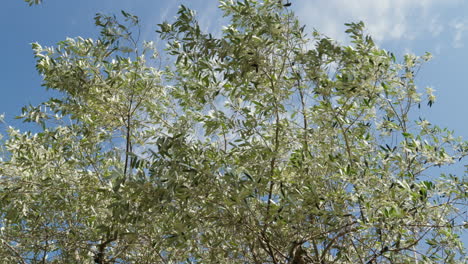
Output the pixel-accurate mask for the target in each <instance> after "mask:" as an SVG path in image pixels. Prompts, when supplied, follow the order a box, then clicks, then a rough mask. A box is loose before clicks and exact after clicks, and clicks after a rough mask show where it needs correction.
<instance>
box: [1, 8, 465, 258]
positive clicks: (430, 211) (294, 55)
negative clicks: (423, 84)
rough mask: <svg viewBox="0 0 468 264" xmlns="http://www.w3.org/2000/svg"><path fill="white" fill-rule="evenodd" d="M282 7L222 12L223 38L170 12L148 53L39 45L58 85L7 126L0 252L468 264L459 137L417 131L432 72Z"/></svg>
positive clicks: (112, 35)
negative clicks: (332, 34) (304, 21)
mask: <svg viewBox="0 0 468 264" xmlns="http://www.w3.org/2000/svg"><path fill="white" fill-rule="evenodd" d="M289 5H290V3H289V2H288V3H282V2H281V1H276V0H275V1H272V0H271V1H270V0H263V1H254V0H245V1H242V2H240V1H239V2H234V1H230V0H226V1H220V6H219V8H220V9H221V11H222V12H223V14H224V16H225V17H227V19H228V20H229V24H228V25H227V26H225V27H224V28H223V29H222V33H221V34H220V36H219V37H215V36H214V35H213V34H210V33H206V32H203V31H202V30H201V29H200V26H199V24H198V22H197V20H196V16H195V13H194V12H193V11H192V10H190V9H188V8H186V7H184V6H181V7H180V9H179V12H178V16H177V18H176V19H175V20H174V21H168V22H164V23H162V24H160V25H159V28H158V30H157V32H158V34H159V36H160V37H161V39H162V40H164V41H165V42H166V43H167V49H166V50H165V52H160V53H161V54H160V53H158V52H156V50H155V49H154V45H152V43H150V42H143V43H140V42H139V41H138V40H139V36H138V27H139V24H138V22H139V21H138V18H137V17H136V16H133V15H131V14H128V13H126V12H122V15H123V19H124V22H119V20H118V19H117V18H116V17H115V16H105V15H97V16H96V25H97V26H98V27H99V28H100V29H101V35H100V36H101V37H100V38H99V39H97V40H92V39H85V38H81V37H78V38H74V39H66V40H65V41H62V42H59V43H58V44H57V46H56V47H42V46H40V45H39V44H33V49H34V51H35V57H36V60H37V69H38V71H39V72H40V73H41V74H42V75H43V80H44V81H43V86H45V87H46V88H47V89H54V90H56V91H58V92H60V95H61V97H58V98H51V99H50V100H49V101H47V102H44V103H43V104H41V105H39V106H28V107H25V108H24V109H23V115H22V116H21V118H23V120H24V121H25V122H35V123H37V124H39V126H40V132H37V133H32V132H21V131H19V130H17V129H14V128H10V129H9V130H8V135H7V140H5V142H4V144H3V149H4V152H3V153H4V159H3V161H2V162H1V163H0V164H1V167H0V184H1V185H0V194H1V197H0V227H1V229H0V243H2V247H0V257H1V258H2V259H4V260H5V261H9V262H12V263H13V262H18V263H98V264H104V263H256V264H263V263H275V264H279V263H290V264H293V263H294V264H300V263H369V264H371V263H464V261H466V259H465V251H464V250H465V249H464V245H463V243H462V242H461V240H460V232H461V231H462V229H463V228H464V225H465V222H464V221H465V220H466V216H465V215H464V213H466V212H464V211H463V210H464V209H466V208H465V207H466V193H467V192H466V186H467V182H466V179H465V178H464V176H455V175H450V174H448V175H445V174H440V173H437V172H436V170H434V169H432V168H433V167H443V166H446V165H449V164H453V163H455V162H459V160H461V159H462V158H463V157H464V156H466V155H467V150H468V144H467V143H466V142H465V141H462V140H461V139H458V138H454V136H453V135H452V132H451V131H450V130H448V129H443V128H439V127H438V126H435V125H433V124H431V123H430V122H429V121H427V120H425V119H422V118H418V116H417V114H418V111H420V110H418V109H424V108H425V107H427V106H426V105H428V106H431V105H432V104H433V103H434V101H435V97H434V95H433V94H432V90H431V89H427V90H426V91H425V95H424V94H423V93H421V91H420V89H419V88H417V86H416V83H415V77H416V74H417V72H418V71H419V68H420V67H421V65H422V64H423V63H424V62H425V61H427V60H429V59H430V54H425V55H424V56H415V55H406V56H405V57H404V58H403V60H402V61H401V62H400V61H398V60H397V59H396V58H395V56H394V55H393V54H392V53H390V52H388V51H385V50H383V49H381V48H379V47H377V46H376V45H375V44H374V42H373V41H372V38H371V37H370V36H367V35H366V34H365V33H364V25H363V23H362V22H360V23H350V24H347V27H348V29H347V31H346V32H347V33H348V34H349V37H350V43H351V45H349V46H345V45H341V44H339V43H337V42H335V41H333V40H332V39H330V38H328V37H326V36H325V35H322V34H320V33H319V32H317V31H313V32H307V30H306V29H305V27H304V26H303V25H301V24H300V22H299V21H298V20H297V18H296V17H295V16H294V14H293V13H292V12H291V10H289V9H288V7H289Z"/></svg>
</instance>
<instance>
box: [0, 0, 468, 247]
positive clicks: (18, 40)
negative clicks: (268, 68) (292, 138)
mask: <svg viewBox="0 0 468 264" xmlns="http://www.w3.org/2000/svg"><path fill="white" fill-rule="evenodd" d="M291 2H292V3H293V5H292V8H293V9H294V10H295V11H296V14H297V15H298V16H299V19H300V20H301V21H302V23H304V24H306V25H307V27H306V29H308V30H309V31H312V29H313V28H315V29H317V30H319V31H320V32H322V33H323V34H326V35H328V36H330V37H332V38H334V39H336V40H338V41H341V42H346V41H347V40H346V35H345V34H344V30H345V27H344V25H343V24H344V23H346V22H357V21H359V20H363V21H364V22H365V23H366V25H367V28H368V32H369V33H370V34H371V35H372V36H373V37H374V39H375V40H376V42H377V44H378V45H379V46H380V47H382V48H384V49H386V50H389V51H392V52H394V53H395V54H397V55H398V57H399V58H400V59H401V58H402V56H403V54H404V53H407V52H410V53H415V54H417V55H422V54H424V52H426V51H428V52H431V53H432V54H433V55H434V58H433V60H432V61H431V62H429V63H427V64H426V65H425V66H424V67H423V68H422V70H421V71H420V73H419V75H418V77H417V81H418V82H417V83H418V87H419V88H420V91H421V92H423V91H424V88H425V87H427V86H431V87H433V88H434V89H435V90H436V95H437V102H436V104H435V105H433V107H432V108H430V109H429V108H427V107H425V108H424V109H423V111H422V112H421V115H422V116H425V117H426V118H428V120H429V121H431V122H432V123H435V124H438V125H440V126H441V127H449V128H450V129H453V130H455V135H458V136H462V137H464V138H466V139H468V122H467V121H468V102H467V99H468V86H467V83H468V82H467V78H468V67H467V62H468V12H467V11H468V1H464V0H326V1H323V0H291ZM180 4H185V5H187V6H188V7H191V8H193V9H195V10H197V12H198V14H199V21H200V23H201V25H202V28H203V29H206V30H210V31H214V32H216V31H218V32H219V30H220V28H221V26H222V20H221V19H220V17H219V12H218V11H217V5H218V3H217V0H164V1H163V0H44V3H43V4H42V5H39V6H33V7H28V6H27V4H26V3H24V2H23V1H22V0H8V1H3V3H2V5H1V8H0V32H2V35H1V39H0V51H1V54H2V60H1V63H0V80H1V84H0V91H1V93H0V114H2V113H4V114H5V117H6V118H5V120H6V122H7V125H12V126H15V127H18V128H25V126H24V125H22V124H21V123H20V122H19V121H18V120H15V119H14V117H15V116H16V115H19V114H20V113H21V111H20V110H21V107H22V106H24V105H27V104H30V103H31V104H33V105H34V104H37V103H39V102H41V101H44V100H45V99H47V98H48V96H50V95H51V93H50V92H49V93H47V92H45V90H44V88H43V87H41V86H40V83H41V78H40V76H39V75H38V74H37V72H36V70H35V66H34V58H33V54H32V50H31V45H30V43H32V42H39V43H40V44H41V45H43V46H51V45H54V44H55V43H56V42H58V41H60V40H63V39H65V38H66V37H76V36H82V37H92V38H93V37H96V34H97V28H96V27H95V26H94V20H93V17H94V15H95V13H97V12H103V13H107V14H112V13H116V14H117V13H119V12H120V10H122V9H123V10H125V11H128V12H130V13H133V14H135V15H137V16H139V17H140V19H141V21H142V25H143V30H142V39H145V40H156V34H155V33H154V30H155V29H156V24H158V23H161V22H162V21H164V20H166V19H167V20H171V18H172V17H174V16H175V15H176V12H177V8H178V6H179V5H180ZM466 163H467V162H466V161H465V162H464V163H463V164H466ZM463 164H461V165H460V166H457V167H455V168H454V169H452V170H454V172H456V173H458V174H463V166H462V165H463ZM465 240H466V239H465Z"/></svg>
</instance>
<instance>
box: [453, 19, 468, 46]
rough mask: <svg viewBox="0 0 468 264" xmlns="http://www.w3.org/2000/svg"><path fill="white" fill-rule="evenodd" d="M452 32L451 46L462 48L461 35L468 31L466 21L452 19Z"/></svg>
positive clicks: (467, 22) (467, 21)
mask: <svg viewBox="0 0 468 264" xmlns="http://www.w3.org/2000/svg"><path fill="white" fill-rule="evenodd" d="M450 26H451V27H452V29H453V30H454V32H455V33H454V36H453V41H452V46H453V47H454V48H461V47H463V45H464V44H463V41H462V40H463V34H464V33H465V32H466V31H467V30H468V20H467V19H454V20H453V21H452V23H451V24H450Z"/></svg>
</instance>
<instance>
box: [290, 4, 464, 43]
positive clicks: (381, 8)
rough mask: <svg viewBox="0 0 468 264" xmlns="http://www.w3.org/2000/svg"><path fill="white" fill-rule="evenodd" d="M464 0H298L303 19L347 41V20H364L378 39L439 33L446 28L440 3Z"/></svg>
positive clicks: (408, 37) (398, 38)
mask: <svg viewBox="0 0 468 264" xmlns="http://www.w3.org/2000/svg"><path fill="white" fill-rule="evenodd" d="M459 1H460V0H446V1H440V0H379V1H376V0H328V1H318V0H315V1H300V0H298V1H296V13H297V14H298V15H299V17H300V19H301V21H304V22H305V23H306V24H307V25H308V26H309V27H314V28H317V29H318V30H319V31H320V32H322V33H324V34H326V35H328V36H330V37H332V38H335V39H337V40H339V41H345V40H346V35H345V34H344V30H345V27H344V26H343V24H344V23H347V22H357V21H364V22H365V24H366V28H367V30H368V32H369V33H370V34H371V35H372V36H373V38H374V39H375V40H376V41H377V42H384V41H391V40H402V39H405V40H412V39H414V38H416V37H417V36H418V35H419V34H421V33H422V34H425V33H428V34H431V35H432V36H437V35H438V34H440V33H441V32H442V30H443V29H444V25H443V24H441V23H440V20H439V19H438V10H437V8H438V7H439V6H440V5H442V4H443V5H445V6H451V5H453V4H456V3H457V2H459Z"/></svg>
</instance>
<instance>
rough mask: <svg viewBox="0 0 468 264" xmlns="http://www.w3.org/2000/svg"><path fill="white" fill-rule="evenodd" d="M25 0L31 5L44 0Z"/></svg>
mask: <svg viewBox="0 0 468 264" xmlns="http://www.w3.org/2000/svg"><path fill="white" fill-rule="evenodd" d="M24 2H26V3H28V5H29V6H32V5H38V4H41V3H42V0H24Z"/></svg>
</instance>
